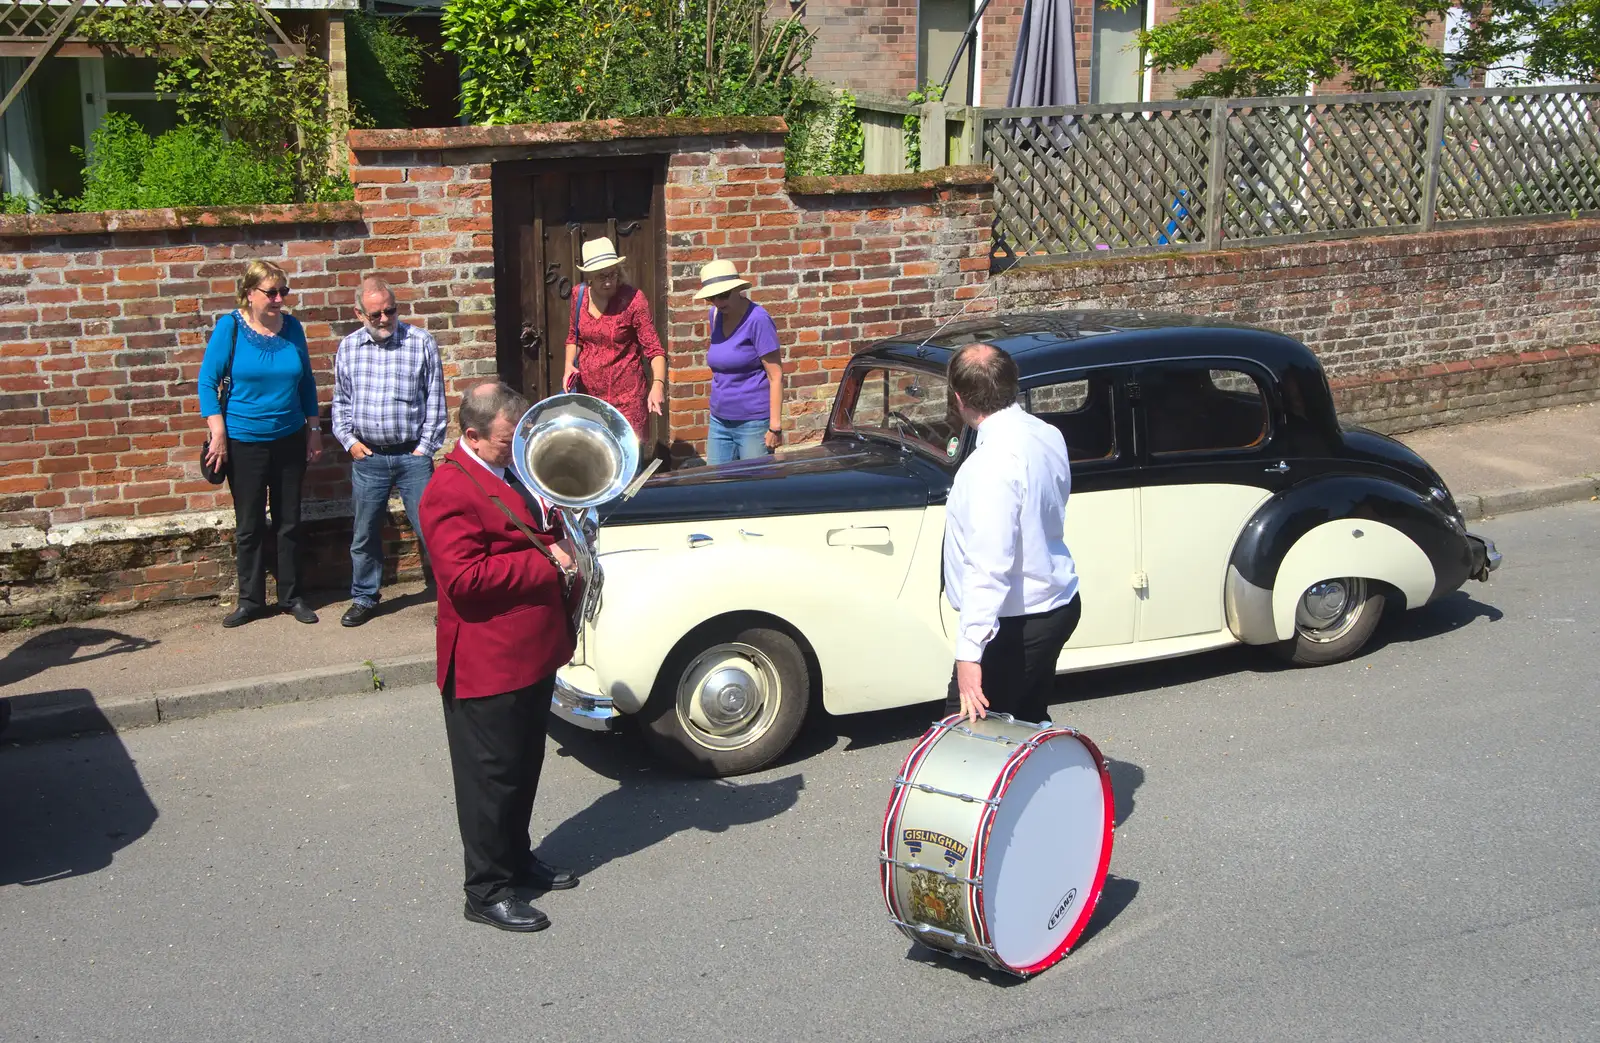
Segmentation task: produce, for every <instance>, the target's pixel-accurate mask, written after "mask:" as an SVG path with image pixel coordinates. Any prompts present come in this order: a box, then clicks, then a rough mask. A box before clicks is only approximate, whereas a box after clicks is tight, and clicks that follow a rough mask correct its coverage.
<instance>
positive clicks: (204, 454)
mask: <svg viewBox="0 0 1600 1043" xmlns="http://www.w3.org/2000/svg"><path fill="white" fill-rule="evenodd" d="M238 346H239V316H238V315H235V316H234V317H233V338H232V339H231V340H229V341H228V363H227V365H226V366H224V367H223V368H222V379H221V380H219V381H217V412H218V413H219V414H220V415H221V417H222V422H223V424H224V425H226V424H227V422H228V396H229V395H231V394H232V393H233V350H234V349H235V348H237V347H238ZM210 456H211V437H210V436H209V435H208V436H206V440H205V442H204V443H203V444H202V445H201V446H200V473H201V474H202V475H204V476H205V480H206V481H208V482H210V483H211V484H212V485H221V484H222V483H223V482H224V481H226V480H227V478H228V464H229V461H227V460H224V461H223V462H222V466H221V468H215V467H212V466H211V461H210Z"/></svg>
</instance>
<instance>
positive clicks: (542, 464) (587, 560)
mask: <svg viewBox="0 0 1600 1043" xmlns="http://www.w3.org/2000/svg"><path fill="white" fill-rule="evenodd" d="M511 467H512V470H514V471H515V472H516V475H517V477H518V478H519V479H520V480H521V481H522V483H523V484H524V485H526V486H527V487H528V488H529V489H532V490H533V491H534V492H536V493H538V494H539V495H540V496H542V497H544V499H545V500H546V501H547V502H549V503H551V504H554V505H555V509H556V512H557V514H558V515H559V516H560V518H561V521H562V524H563V526H564V527H565V528H566V530H567V535H568V536H569V537H570V538H571V539H572V543H573V546H574V547H575V548H576V550H577V554H576V555H575V559H576V561H575V564H576V565H577V568H578V575H579V576H581V577H582V578H583V597H582V598H581V599H580V601H579V603H578V604H577V605H575V606H573V609H572V613H573V619H572V622H573V628H574V630H581V629H582V628H583V625H584V624H585V623H586V622H588V621H589V620H592V619H593V618H594V615H595V613H596V612H597V611H599V608H600V588H601V586H602V584H603V583H604V580H605V577H604V574H603V572H602V570H601V568H600V561H599V558H598V557H597V556H596V554H595V549H594V541H595V536H596V534H597V533H598V532H599V529H600V516H599V513H598V511H597V510H596V508H598V507H600V506H602V505H604V504H606V503H609V502H611V501H612V500H615V499H616V498H617V497H619V496H622V495H623V493H624V491H625V490H628V488H629V485H630V484H631V483H633V482H634V473H635V472H636V471H637V470H638V469H639V439H638V438H637V437H636V436H635V435H634V433H633V426H632V425H631V424H629V423H628V418H627V417H625V416H623V415H622V413H621V412H620V411H619V410H618V409H617V408H616V407H615V406H613V405H611V404H610V403H609V402H605V401H602V400H601V399H598V398H595V397H594V396H593V395H580V394H575V393H572V392H566V393H563V394H559V395H551V396H550V397H549V398H546V399H541V400H540V401H538V402H535V403H534V404H533V406H532V407H530V408H529V409H528V411H527V412H526V413H524V414H522V419H521V420H519V421H517V427H516V431H515V433H514V434H513V435H512V443H511ZM642 478H643V476H641V479H642Z"/></svg>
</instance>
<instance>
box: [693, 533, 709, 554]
mask: <svg viewBox="0 0 1600 1043" xmlns="http://www.w3.org/2000/svg"><path fill="white" fill-rule="evenodd" d="M711 542H713V541H712V539H711V537H710V536H707V535H706V534H705V533H703V532H692V533H690V534H689V549H690V550H693V549H694V548H696V547H704V546H705V545H706V544H708V543H711Z"/></svg>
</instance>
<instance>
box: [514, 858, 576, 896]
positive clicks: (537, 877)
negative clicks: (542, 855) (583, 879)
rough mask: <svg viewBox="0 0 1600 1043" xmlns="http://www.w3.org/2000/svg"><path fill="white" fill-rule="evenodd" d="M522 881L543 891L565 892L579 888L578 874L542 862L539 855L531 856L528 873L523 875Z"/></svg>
mask: <svg viewBox="0 0 1600 1043" xmlns="http://www.w3.org/2000/svg"><path fill="white" fill-rule="evenodd" d="M522 881H523V882H524V883H527V884H530V885H532V886H533V887H537V888H538V889H539V890H541V891H565V890H567V889H568V888H571V887H577V886H578V874H576V873H574V872H573V871H572V870H570V869H561V868H559V867H557V866H553V865H551V864H550V863H548V862H541V861H540V860H539V856H537V855H530V856H529V860H528V871H527V872H525V873H523V874H522Z"/></svg>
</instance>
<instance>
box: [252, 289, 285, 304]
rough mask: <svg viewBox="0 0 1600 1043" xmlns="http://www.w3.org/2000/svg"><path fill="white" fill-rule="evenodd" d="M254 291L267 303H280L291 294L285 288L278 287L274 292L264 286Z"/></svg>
mask: <svg viewBox="0 0 1600 1043" xmlns="http://www.w3.org/2000/svg"><path fill="white" fill-rule="evenodd" d="M256 289H257V290H259V291H260V292H261V295H262V296H263V297H265V298H266V299H267V300H269V301H281V300H283V299H284V298H286V297H288V296H289V293H290V292H291V291H290V290H289V287H287V286H280V287H278V288H277V289H276V290H269V289H267V288H266V287H265V286H257V287H256Z"/></svg>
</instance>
